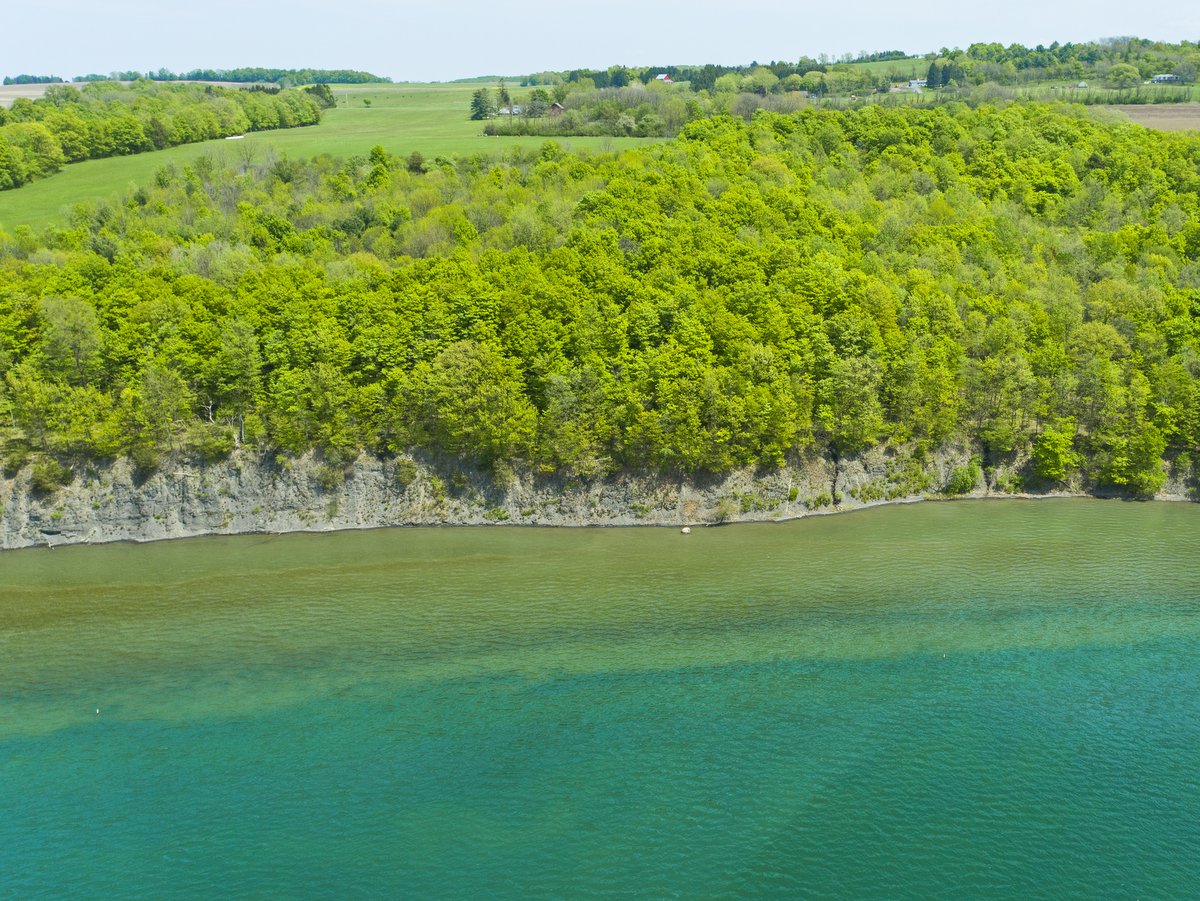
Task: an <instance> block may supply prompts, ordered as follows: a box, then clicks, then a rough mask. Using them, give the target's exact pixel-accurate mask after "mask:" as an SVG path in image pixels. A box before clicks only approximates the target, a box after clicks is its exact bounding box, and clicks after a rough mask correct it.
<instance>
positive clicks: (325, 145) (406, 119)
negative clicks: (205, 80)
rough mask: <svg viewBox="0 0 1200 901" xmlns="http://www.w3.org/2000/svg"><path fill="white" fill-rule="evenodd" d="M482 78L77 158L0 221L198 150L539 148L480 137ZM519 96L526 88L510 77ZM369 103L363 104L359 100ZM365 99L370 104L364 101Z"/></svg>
mask: <svg viewBox="0 0 1200 901" xmlns="http://www.w3.org/2000/svg"><path fill="white" fill-rule="evenodd" d="M478 88H479V84H478V83H475V84H469V83H468V84H463V83H453V84H396V85H391V84H389V85H345V86H341V87H335V88H334V94H335V96H336V97H337V100H338V106H337V108H336V109H331V110H326V112H325V115H324V117H323V119H322V121H321V124H320V125H315V126H310V127H308V128H294V129H283V130H279V131H267V132H258V133H256V134H248V135H246V137H245V138H242V139H240V140H236V141H230V140H217V141H204V142H202V143H199V144H187V145H184V146H181V147H172V148H169V149H167V150H160V151H157V152H154V153H141V154H138V155H136V156H124V157H114V158H111V159H103V160H87V161H85V162H82V163H74V164H72V165H70V166H67V167H65V168H64V169H63V171H61V172H59V173H58V174H57V175H53V176H51V177H50V178H47V179H43V180H41V181H36V182H33V183H32V184H28V185H25V186H24V187H22V188H17V189H16V190H12V191H0V227H2V228H4V229H6V230H8V231H11V230H12V229H13V228H15V227H17V226H19V225H28V226H32V227H34V228H40V227H42V226H45V225H48V224H51V223H53V222H56V221H61V219H62V217H63V213H64V211H65V210H67V209H69V208H70V207H71V206H72V205H73V204H76V203H79V202H81V201H88V200H103V199H107V198H110V197H113V196H114V195H118V194H121V193H123V192H125V191H126V190H128V189H129V188H130V187H133V186H136V185H138V184H140V183H143V182H145V181H147V180H149V179H150V178H152V177H153V175H154V172H155V171H156V170H157V169H158V168H159V167H160V166H162V165H164V164H165V163H168V162H174V163H187V162H189V161H190V160H193V159H195V158H196V157H198V156H201V155H203V154H213V155H215V156H217V157H223V158H225V159H227V160H228V161H229V162H231V163H236V162H240V161H243V160H246V159H251V160H259V159H264V158H266V157H267V156H268V155H269V154H272V153H274V154H279V155H286V156H289V157H293V158H296V157H311V156H316V155H318V154H322V153H329V154H333V155H335V156H353V155H355V154H364V155H365V154H366V153H368V152H369V151H370V149H371V148H372V147H373V146H375V145H376V144H380V145H382V146H383V147H384V148H385V149H386V150H387V151H389V152H390V153H394V154H403V155H405V156H407V155H408V154H410V153H412V151H414V150H418V151H420V152H421V153H422V154H424V155H425V156H426V157H427V158H433V157H435V156H468V155H472V154H477V153H481V154H488V155H494V154H500V153H503V152H504V151H506V150H508V149H510V148H512V147H538V146H540V145H541V144H542V143H543V142H544V141H545V140H547V139H546V138H539V137H485V136H484V135H483V129H482V123H479V122H472V121H470V120H469V119H468V118H467V115H468V110H469V106H470V101H471V93H472V92H473V91H475V90H477V89H478ZM509 90H510V91H512V92H513V94H514V95H516V96H517V97H518V98H520V97H522V96H523V95H524V94H525V93H527V91H528V89H522V88H519V87H517V86H516V83H515V82H510V83H509ZM364 101H367V102H364ZM368 102H369V105H368ZM557 140H558V141H559V143H560V144H562V145H563V146H564V147H567V148H569V149H600V150H609V149H619V148H622V147H629V146H632V145H634V144H642V143H647V142H648V141H653V140H655V139H648V138H608V137H601V138H569V139H561V138H560V139H557Z"/></svg>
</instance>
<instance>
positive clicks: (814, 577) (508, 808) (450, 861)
mask: <svg viewBox="0 0 1200 901" xmlns="http://www.w3.org/2000/svg"><path fill="white" fill-rule="evenodd" d="M1198 536H1200V507H1196V506H1192V505H1183V504H1125V503H1118V502H1099V501H1040V502H1036V503H1035V502H987V503H975V502H962V503H954V504H922V505H915V506H909V507H891V508H882V509H876V510H871V511H866V512H862V513H856V514H853V515H848V516H841V517H828V518H819V519H811V520H805V521H801V522H794V523H787V524H781V525H771V526H767V525H764V526H736V527H729V528H720V529H701V530H697V531H696V532H694V533H693V534H692V535H689V536H681V535H679V534H678V533H677V532H675V531H674V530H666V529H663V530H652V529H644V530H643V529H637V530H529V529H503V528H498V529H458V530H450V529H443V530H438V529H427V530H396V531H379V532H367V533H339V534H326V535H293V536H279V537H264V536H246V537H240V538H229V539H226V538H221V539H204V540H195V541H186V542H168V543H162V544H154V545H145V546H130V545H121V546H108V547H77V548H59V549H57V550H55V551H53V552H50V551H47V550H45V549H38V550H31V551H21V552H15V553H12V552H10V553H5V554H3V555H0V897H4V898H8V897H12V898H42V897H46V898H51V897H53V898H60V897H71V898H87V897H119V898H198V897H205V898H208V897H232V898H276V897H289V898H329V897H339V898H340V897H349V898H361V897H380V896H383V897H404V898H514V899H516V898H630V897H644V898H670V897H679V898H820V899H825V898H1143V899H1148V898H1194V897H1197V896H1200V554H1197V549H1198V540H1197V538H1198ZM97 708H99V710H100V713H99V715H97V714H96V712H95V711H96V709H97Z"/></svg>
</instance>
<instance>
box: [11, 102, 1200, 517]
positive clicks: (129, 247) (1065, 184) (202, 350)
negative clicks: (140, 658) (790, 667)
mask: <svg viewBox="0 0 1200 901" xmlns="http://www.w3.org/2000/svg"><path fill="white" fill-rule="evenodd" d="M0 373H2V378H0V384H2V385H3V394H2V396H0V422H2V423H3V424H4V425H3V430H2V431H0V436H2V441H3V453H4V456H5V459H6V464H5V465H6V466H7V467H8V469H9V470H10V471H12V470H14V469H15V468H19V467H20V466H22V465H24V464H25V463H26V462H28V461H33V462H34V463H35V464H36V465H35V485H37V486H38V487H41V488H43V489H44V490H49V489H50V488H52V487H53V485H54V484H55V483H56V482H57V481H61V480H63V479H66V478H69V477H70V470H71V468H72V466H73V465H74V464H75V463H77V462H79V461H83V460H89V459H98V458H109V457H112V456H115V455H121V454H128V455H130V456H131V457H132V458H133V459H134V460H135V462H136V463H137V465H138V466H139V467H140V468H142V469H143V470H150V469H153V468H154V467H155V466H156V465H157V463H158V461H159V460H160V459H161V457H162V455H164V454H169V453H176V454H190V455H194V456H196V457H199V458H206V459H212V458H216V457H220V456H223V455H225V454H227V453H229V452H230V451H231V449H233V448H234V447H235V446H236V445H244V446H247V447H251V448H256V449H259V450H260V451H262V452H264V453H268V454H274V455H277V456H278V458H279V459H280V460H281V461H284V460H286V459H287V458H289V457H290V456H291V455H296V454H300V453H302V452H305V451H306V450H309V449H313V448H315V449H317V450H318V451H319V452H320V453H321V454H322V455H323V456H324V459H326V460H327V461H329V466H330V472H331V474H332V475H331V477H332V478H337V473H338V472H340V469H339V467H340V466H341V465H342V464H344V463H345V462H346V461H348V460H350V459H352V458H353V457H354V456H356V455H357V454H358V453H360V451H362V450H366V451H369V452H372V453H377V454H381V455H391V454H395V453H399V452H404V451H409V450H412V449H425V450H426V451H428V452H431V453H437V454H442V455H448V456H450V457H453V458H462V459H469V460H473V461H475V462H477V463H479V464H481V465H485V466H490V467H492V468H493V469H494V470H495V471H496V472H497V473H501V474H502V473H504V472H506V471H509V468H510V467H517V468H525V467H531V468H534V469H537V470H540V471H544V472H559V473H563V474H570V475H574V476H577V477H580V478H589V477H601V476H604V475H607V474H611V473H615V472H619V471H630V470H638V471H674V472H685V473H700V472H711V473H721V472H725V471H728V470H730V469H732V468H735V467H742V466H751V465H753V466H759V467H774V466H777V465H779V464H780V463H782V462H784V461H786V460H789V459H794V458H795V457H796V456H797V455H803V454H809V453H821V454H825V455H829V456H832V457H834V458H838V457H843V456H848V455H853V454H855V453H857V452H859V451H861V450H863V449H864V448H868V447H871V446H877V445H881V444H882V445H889V444H890V445H897V446H899V445H903V446H905V447H906V448H910V449H911V448H915V450H916V453H917V454H918V455H919V454H921V453H930V452H933V451H935V450H936V449H938V448H939V447H942V446H944V445H949V444H954V443H957V444H959V445H961V444H963V443H969V444H970V446H971V447H973V448H974V449H975V451H976V452H977V453H978V457H979V464H980V465H981V466H982V468H983V469H984V470H987V469H988V468H989V467H991V466H994V465H996V464H997V463H998V462H1001V461H1010V460H1018V461H1020V460H1024V461H1026V463H1025V465H1024V468H1023V470H1022V473H1023V475H1022V476H1021V478H1022V479H1023V480H1024V484H1026V485H1029V486H1031V487H1048V486H1052V485H1055V484H1059V483H1064V482H1070V483H1072V484H1076V485H1085V486H1092V487H1095V486H1105V487H1111V488H1115V489H1117V490H1122V491H1129V492H1132V493H1139V494H1146V493H1152V492H1154V491H1155V490H1156V489H1158V488H1159V487H1160V486H1161V485H1162V484H1163V482H1164V478H1165V476H1166V473H1167V471H1168V470H1169V469H1172V468H1173V471H1174V472H1175V473H1176V474H1177V475H1180V476H1181V477H1185V478H1187V477H1190V475H1191V473H1192V470H1193V465H1194V459H1195V454H1196V453H1197V451H1200V140H1198V139H1197V138H1195V137H1187V136H1179V135H1169V134H1161V133H1156V132H1152V131H1148V130H1146V129H1143V128H1140V127H1137V126H1130V125H1121V124H1110V123H1105V122H1102V121H1100V120H1098V119H1096V118H1093V117H1092V116H1091V115H1089V114H1088V113H1087V111H1086V110H1085V109H1084V108H1082V107H1050V106H1044V105H1040V106H1039V105H1034V106H1028V107H1011V108H1006V109H994V108H977V109H972V108H968V107H967V106H965V105H958V106H954V105H949V106H943V107H939V108H936V109H931V110H910V109H894V110H889V109H881V108H875V107H872V108H866V109H861V110H853V111H814V110H804V111H800V112H798V113H795V114H789V115H783V114H775V113H769V112H760V113H758V114H757V115H756V116H755V117H754V118H753V119H752V121H751V122H750V123H749V124H747V123H744V122H743V121H741V120H739V119H735V118H730V117H717V118H713V119H706V120H699V121H694V122H691V123H689V124H688V125H686V126H685V127H684V128H683V130H682V132H681V133H680V135H679V137H678V138H676V139H675V140H674V141H672V142H670V143H667V144H664V145H657V146H651V147H645V148H641V149H637V150H628V151H623V152H621V153H618V154H597V155H587V154H572V153H566V152H564V151H563V150H562V149H561V148H560V147H558V146H557V145H556V144H554V143H553V142H547V143H546V144H544V146H542V148H541V150H540V151H538V152H536V153H527V154H523V155H521V154H518V155H513V156H511V157H509V158H508V159H507V160H505V161H503V162H496V161H488V160H486V159H481V158H476V159H461V160H457V161H449V160H436V161H434V162H433V163H431V164H428V165H426V166H424V167H422V166H419V165H413V163H412V161H411V160H410V161H403V160H395V159H391V158H389V157H388V155H387V154H386V153H385V152H384V151H383V150H382V148H377V149H376V150H375V151H374V152H373V153H372V154H371V155H370V157H369V158H354V159H349V160H344V161H342V160H336V159H332V158H329V157H322V158H318V159H317V160H315V161H313V162H308V163H306V162H298V161H293V160H287V159H266V160H260V161H256V162H251V161H245V162H243V163H241V164H239V165H237V166H233V167H225V166H221V165H218V164H217V163H215V162H214V161H213V160H211V159H209V158H201V159H200V160H198V161H196V162H195V163H194V164H192V165H189V166H185V167H180V168H175V167H172V166H167V167H164V168H163V169H162V170H160V172H159V174H158V176H157V178H156V179H155V181H154V183H152V184H148V185H145V186H144V187H142V188H140V189H138V190H137V191H135V192H134V193H132V194H130V195H129V196H128V197H127V198H126V200H125V201H124V202H122V203H120V204H116V205H98V206H94V205H86V206H83V205H81V206H80V207H78V208H77V209H76V210H75V211H74V214H73V216H72V218H71V221H70V223H69V224H66V225H64V226H63V227H61V228H56V229H52V230H49V231H47V232H46V233H45V234H44V235H41V236H37V235H34V234H32V233H30V232H28V231H24V230H18V231H17V232H16V233H15V234H11V235H0ZM1020 484H1021V482H1020V481H1016V482H1010V483H1007V484H1005V485H1002V486H1000V487H1002V488H1015V487H1018V486H1019V485H1020ZM950 490H955V489H954V488H953V486H950Z"/></svg>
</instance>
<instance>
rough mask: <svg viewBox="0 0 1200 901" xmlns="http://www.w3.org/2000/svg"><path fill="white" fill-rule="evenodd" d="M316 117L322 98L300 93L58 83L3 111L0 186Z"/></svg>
mask: <svg viewBox="0 0 1200 901" xmlns="http://www.w3.org/2000/svg"><path fill="white" fill-rule="evenodd" d="M320 120H321V104H320V102H319V101H318V100H317V99H316V98H314V96H313V95H312V94H310V93H307V92H305V91H301V90H278V89H275V88H272V89H270V90H236V89H234V90H231V89H227V88H220V87H215V86H213V85H158V84H152V83H149V82H138V83H135V84H133V85H130V86H123V85H120V84H117V83H113V82H97V83H95V84H88V85H85V86H83V87H82V88H78V89H77V88H75V87H69V86H67V85H62V86H59V85H55V86H52V87H50V88H48V89H47V91H46V96H45V97H42V98H40V99H38V100H28V99H25V98H19V99H18V100H16V101H15V102H14V103H13V105H12V108H11V109H8V110H4V109H0V190H5V189H8V188H16V187H20V186H21V185H23V184H25V183H26V182H29V181H32V180H33V179H35V178H44V177H46V176H48V175H53V174H54V173H55V172H57V171H59V169H61V168H62V166H63V165H64V164H65V163H74V162H78V161H80V160H87V159H98V158H101V157H109V156H123V155H126V154H131V153H142V152H143V151H147V150H162V149H163V148H164V147H173V146H175V145H177V144H190V143H193V142H196V141H206V140H209V139H211V138H222V137H227V136H229V135H237V134H242V133H244V132H247V131H261V130H265V129H270V128H291V127H293V126H297V125H314V124H316V123H317V122H319V121H320Z"/></svg>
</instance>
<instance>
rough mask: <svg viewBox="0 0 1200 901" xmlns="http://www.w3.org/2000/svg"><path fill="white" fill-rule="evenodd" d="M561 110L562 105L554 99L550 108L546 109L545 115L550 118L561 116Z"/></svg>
mask: <svg viewBox="0 0 1200 901" xmlns="http://www.w3.org/2000/svg"><path fill="white" fill-rule="evenodd" d="M563 110H564V108H563V105H562V104H561V103H559V102H557V101H555V102H554V103H551V104H550V108H549V109H548V110H546V115H548V116H550V117H551V118H554V117H556V116H561V115H562V114H563Z"/></svg>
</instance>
